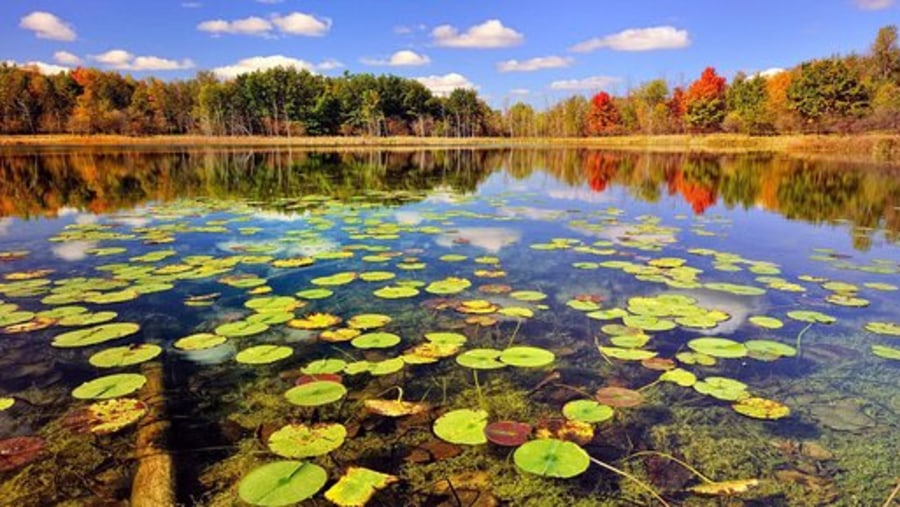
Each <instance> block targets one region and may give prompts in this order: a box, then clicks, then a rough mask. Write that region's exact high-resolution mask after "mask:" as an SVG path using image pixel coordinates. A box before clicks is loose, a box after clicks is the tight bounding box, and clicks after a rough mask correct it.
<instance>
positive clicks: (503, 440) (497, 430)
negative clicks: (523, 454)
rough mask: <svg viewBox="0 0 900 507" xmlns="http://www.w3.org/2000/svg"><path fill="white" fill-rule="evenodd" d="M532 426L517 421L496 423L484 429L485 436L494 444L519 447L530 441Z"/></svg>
mask: <svg viewBox="0 0 900 507" xmlns="http://www.w3.org/2000/svg"><path fill="white" fill-rule="evenodd" d="M531 430H532V428H531V425H530V424H526V423H522V422H516V421H496V422H492V423H490V424H488V425H487V426H486V427H485V428H484V435H485V437H487V439H488V441H489V442H491V443H492V444H496V445H501V446H504V447H518V446H520V445H522V444H524V443H525V442H527V441H528V436H529V435H531Z"/></svg>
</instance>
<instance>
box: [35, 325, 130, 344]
mask: <svg viewBox="0 0 900 507" xmlns="http://www.w3.org/2000/svg"><path fill="white" fill-rule="evenodd" d="M140 329H141V326H139V325H138V324H134V323H131V322H120V323H116V324H103V325H100V326H96V327H91V328H87V329H79V330H77V331H70V332H68V333H63V334H61V335H57V336H56V337H54V338H53V343H52V345H53V346H54V347H58V348H74V347H87V346H89V345H97V344H98V343H103V342H108V341H111V340H116V339H118V338H124V337H126V336H130V335H133V334H135V333H137V332H138V331H139V330H140Z"/></svg>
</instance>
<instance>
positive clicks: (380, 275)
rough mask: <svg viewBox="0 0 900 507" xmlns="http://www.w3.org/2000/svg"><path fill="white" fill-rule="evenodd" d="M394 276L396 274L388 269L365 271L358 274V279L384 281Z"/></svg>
mask: <svg viewBox="0 0 900 507" xmlns="http://www.w3.org/2000/svg"><path fill="white" fill-rule="evenodd" d="M396 277H397V275H396V274H394V273H391V272H390V271H366V272H365V273H360V274H359V279H360V280H362V281H364V282H386V281H388V280H393V279H394V278H396Z"/></svg>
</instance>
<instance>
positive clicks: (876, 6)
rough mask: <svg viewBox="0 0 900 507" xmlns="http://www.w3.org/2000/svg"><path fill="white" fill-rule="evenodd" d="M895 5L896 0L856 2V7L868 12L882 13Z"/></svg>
mask: <svg viewBox="0 0 900 507" xmlns="http://www.w3.org/2000/svg"><path fill="white" fill-rule="evenodd" d="M893 5H894V0H856V6H857V7H859V8H860V9H863V10H867V11H880V10H882V9H887V8H888V7H891V6H893Z"/></svg>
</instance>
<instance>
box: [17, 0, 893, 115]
mask: <svg viewBox="0 0 900 507" xmlns="http://www.w3.org/2000/svg"><path fill="white" fill-rule="evenodd" d="M898 22H900V1H898V0H779V1H771V0H754V1H753V2H750V1H742V2H738V1H733V0H655V1H650V0H630V1H609V0H606V1H604V0H558V1H556V2H544V1H537V0H517V1H511V0H505V1H493V2H491V1H480V2H474V1H470V0H427V1H424V0H381V1H373V0H353V1H350V0H330V1H325V0H280V1H279V0H185V1H180V0H174V1H169V0H153V1H150V0H129V1H126V0H3V1H2V4H0V23H2V26H0V33H2V34H3V36H2V37H0V61H2V60H9V61H13V62H17V63H29V62H39V63H40V64H41V65H43V66H44V68H46V69H50V70H53V69H55V68H54V67H50V66H51V65H56V66H60V67H69V68H71V67H74V66H77V65H79V64H80V65H93V66H97V67H100V68H106V69H118V70H120V71H122V72H128V73H131V74H133V75H135V76H138V77H142V76H146V75H155V76H158V77H161V78H163V79H175V78H180V77H189V76H192V75H194V73H195V72H197V71H198V70H215V71H216V72H217V73H218V74H219V75H221V76H222V77H228V76H231V75H234V74H235V73H237V72H240V71H243V70H252V69H255V68H261V67H266V66H272V65H276V64H290V65H296V66H299V67H306V68H309V69H310V70H313V71H315V72H319V73H323V74H339V73H341V72H343V71H344V70H349V71H351V72H374V73H394V74H398V75H401V76H405V77H411V78H421V79H422V81H423V82H424V83H425V84H426V85H427V86H429V87H431V88H433V90H434V91H436V92H439V93H440V92H444V91H446V90H449V89H451V88H452V87H454V86H473V87H477V89H478V91H479V93H481V94H482V95H483V96H485V97H486V98H487V99H488V100H489V101H490V102H491V103H492V104H493V105H494V106H497V107H501V106H503V105H504V104H505V103H511V102H515V101H517V100H526V101H529V102H532V103H534V104H535V105H538V106H543V105H544V104H545V103H552V102H554V101H555V100H557V99H559V98H561V97H565V96H568V95H571V94H573V93H593V92H596V91H597V90H598V89H601V88H602V89H606V90H608V91H612V92H618V93H622V92H624V91H625V90H627V89H628V87H629V86H634V85H637V84H639V83H640V82H642V81H646V80H649V79H654V78H665V79H666V80H668V81H669V82H671V83H673V84H679V83H685V82H690V81H691V80H693V79H694V78H695V77H696V76H697V75H699V73H700V71H701V70H702V69H703V68H704V67H705V66H707V65H712V66H714V67H716V68H717V69H718V70H719V72H720V73H722V74H724V75H726V76H729V77H730V76H732V75H733V74H734V73H735V72H737V71H739V70H743V71H745V72H755V71H763V70H766V69H771V68H778V67H789V66H792V65H794V64H796V63H798V62H800V61H802V60H804V59H809V58H813V57H820V56H828V55H831V54H835V53H848V52H851V51H855V52H864V51H866V49H867V48H868V46H869V44H870V43H871V41H872V40H873V39H874V37H875V34H876V32H877V30H878V28H879V27H881V26H884V25H886V24H896V23H898Z"/></svg>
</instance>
